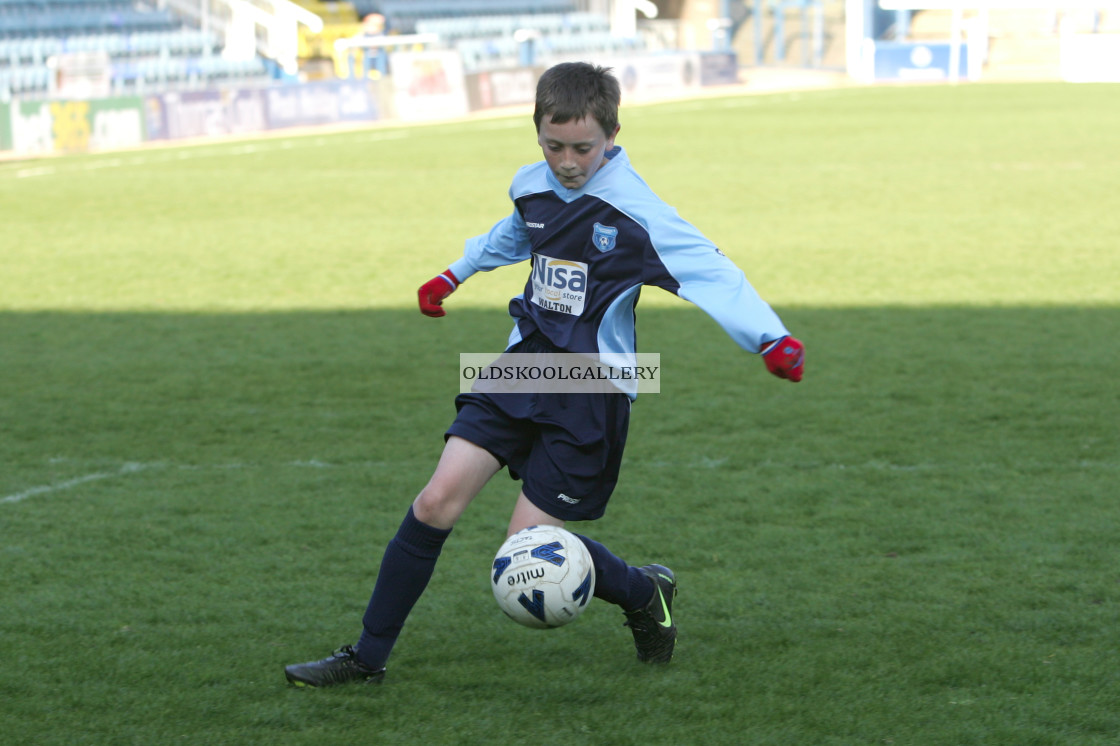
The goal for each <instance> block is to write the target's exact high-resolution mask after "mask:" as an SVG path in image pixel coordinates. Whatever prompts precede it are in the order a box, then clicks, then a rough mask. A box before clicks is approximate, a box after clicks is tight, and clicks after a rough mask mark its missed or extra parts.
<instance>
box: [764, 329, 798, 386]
mask: <svg viewBox="0 0 1120 746" xmlns="http://www.w3.org/2000/svg"><path fill="white" fill-rule="evenodd" d="M762 360H763V362H765V363H766V369H767V370H768V371H770V372H771V373H773V374H774V375H776V376H777V377H778V378H785V379H786V380H789V381H792V382H793V383H797V382H798V381H800V380H801V375H802V373H804V372H805V345H803V344H801V341H800V340H798V339H797V338H795V337H790V336H786V337H782V338H781V339H779V340H777V341H776V342H769V343H767V345H765V346H764V347H763V349H762Z"/></svg>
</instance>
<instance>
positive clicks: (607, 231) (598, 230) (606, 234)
mask: <svg viewBox="0 0 1120 746" xmlns="http://www.w3.org/2000/svg"><path fill="white" fill-rule="evenodd" d="M616 238H618V228H614V227H612V226H609V225H602V224H601V223H596V224H595V231H594V233H593V234H592V235H591V242H592V243H594V244H595V248H597V249H598V250H599V251H602V252H604V253H605V252H608V251H610V250H611V249H613V248H614V240H615V239H616Z"/></svg>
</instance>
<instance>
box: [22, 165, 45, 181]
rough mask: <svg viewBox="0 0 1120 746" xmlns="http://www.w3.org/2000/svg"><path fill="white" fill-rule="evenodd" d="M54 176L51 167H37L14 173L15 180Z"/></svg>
mask: <svg viewBox="0 0 1120 746" xmlns="http://www.w3.org/2000/svg"><path fill="white" fill-rule="evenodd" d="M53 174H54V167H53V166H39V167H38V168H21V169H19V170H18V171H16V178H17V179H30V178H33V177H35V176H51V175H53Z"/></svg>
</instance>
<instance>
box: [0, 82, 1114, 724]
mask: <svg viewBox="0 0 1120 746" xmlns="http://www.w3.org/2000/svg"><path fill="white" fill-rule="evenodd" d="M618 141H619V143H620V144H622V145H624V146H625V147H626V148H627V149H628V151H629V152H630V155H631V158H632V160H633V161H634V163H635V165H636V166H637V168H638V170H639V171H640V172H641V173H642V174H643V176H644V177H645V178H646V180H647V181H648V182H649V183H650V184H651V186H652V187H653V188H654V190H655V191H656V192H658V193H659V194H660V195H661V196H662V197H663V198H665V199H666V201H668V202H669V203H670V204H672V205H674V206H676V207H677V208H678V209H679V210H680V212H681V213H682V214H683V215H684V216H685V217H686V218H688V219H689V220H691V221H692V222H693V223H695V224H696V225H697V226H699V227H700V228H701V229H702V230H704V231H705V232H706V233H707V234H708V235H709V236H711V237H712V238H713V239H714V240H715V241H716V242H717V243H718V244H719V245H720V246H721V247H722V248H723V250H724V251H725V252H726V253H727V254H728V255H730V256H731V257H732V258H734V259H735V260H736V261H737V262H738V263H739V264H740V265H741V266H742V267H743V268H744V269H745V270H746V272H747V275H748V277H749V278H750V279H751V281H752V282H753V283H754V285H755V286H756V287H757V288H758V289H759V291H760V292H761V293H762V294H763V296H764V297H766V298H767V299H768V300H769V301H770V302H771V303H772V304H773V305H774V306H775V308H776V309H777V310H778V311H779V313H781V314H782V316H783V318H784V320H785V321H786V323H787V325H788V326H789V327H790V328H791V329H792V330H793V331H794V333H795V334H797V335H798V336H799V337H801V338H802V339H803V340H804V341H805V343H806V346H807V350H808V358H807V373H806V379H805V381H804V382H803V383H801V384H798V385H790V384H788V383H786V382H783V381H779V380H778V379H775V378H772V377H770V376H769V375H767V374H766V372H765V369H764V367H763V366H762V364H761V363H760V361H758V360H756V359H754V358H753V357H751V356H748V355H746V354H745V353H743V352H742V351H740V350H738V349H737V348H736V347H735V346H734V345H733V344H732V343H731V342H730V340H728V339H727V338H726V336H725V335H724V334H723V333H722V331H721V330H720V329H719V328H718V327H717V326H716V325H715V324H714V323H713V322H711V321H710V320H709V319H708V318H707V317H705V316H704V315H703V314H702V313H701V312H700V311H698V310H697V309H696V308H694V307H692V306H690V305H688V304H686V303H684V302H682V301H679V300H677V299H675V298H673V297H671V296H669V295H667V294H665V293H662V292H660V291H657V290H648V291H647V292H646V293H645V295H644V297H643V299H642V302H641V304H640V306H639V342H640V346H641V349H642V351H645V352H658V353H660V354H661V361H662V365H663V367H664V376H663V381H662V393H661V394H658V395H648V396H645V397H642V398H641V399H639V401H638V402H637V404H636V405H635V408H634V415H633V423H632V431H631V437H630V442H629V446H628V451H627V459H626V463H625V466H624V470H623V478H622V482H621V484H620V486H619V489H618V491H617V492H616V495H615V497H614V499H613V500H612V504H611V508H610V510H609V511H608V513H607V516H606V517H605V518H604V519H603V520H602V521H599V522H596V523H595V524H594V525H581V526H579V527H577V528H579V530H581V531H586V532H588V533H591V534H592V535H594V536H595V537H596V538H598V539H600V540H602V541H604V542H605V543H607V544H608V545H609V546H611V547H612V548H614V549H615V551H617V552H618V553H619V554H621V555H622V556H624V557H626V558H627V559H628V560H629V561H630V562H631V563H634V564H645V563H648V562H662V563H665V564H667V565H669V566H671V567H672V568H673V569H674V570H675V571H676V572H677V574H678V577H679V580H680V588H681V591H680V595H679V597H678V602H677V618H678V622H679V625H680V640H679V643H678V648H677V656H676V660H675V661H674V662H673V664H672V665H671V666H670V667H668V668H667V669H662V670H651V669H649V668H646V667H643V666H642V665H641V664H639V663H638V662H637V661H636V660H634V655H633V650H632V644H631V640H630V635H629V633H628V631H627V630H626V629H624V628H623V627H622V625H621V622H622V616H621V614H620V613H618V612H617V611H616V610H615V609H613V608H610V607H608V606H607V605H605V604H602V603H597V604H596V605H595V606H593V607H592V608H591V609H589V611H588V612H587V613H586V614H585V615H583V616H582V617H581V618H580V620H579V621H578V622H576V623H575V624H573V625H571V626H569V627H566V628H564V629H561V630H555V631H549V632H538V631H533V630H528V629H524V628H521V627H518V626H517V625H515V624H513V623H512V622H510V621H508V620H507V619H505V618H504V617H503V616H502V615H501V614H500V612H499V611H498V610H497V607H496V605H495V604H494V602H493V600H492V598H491V595H490V591H489V589H488V588H487V570H488V567H489V563H490V560H491V558H492V556H493V552H494V551H495V550H496V548H497V547H498V545H499V544H500V543H501V540H502V538H503V533H504V528H505V525H506V521H507V519H508V514H509V508H510V507H511V504H512V500H513V497H514V496H515V494H516V489H517V486H516V484H515V483H513V482H511V481H510V480H509V479H508V478H506V477H505V475H499V477H498V478H496V479H495V480H494V481H493V482H492V483H491V485H490V486H488V487H487V489H486V490H485V491H484V492H483V493H482V495H480V497H479V498H478V500H477V501H476V503H475V504H474V505H473V506H472V507H471V509H470V510H469V511H468V512H467V514H466V515H465V516H464V518H463V520H462V521H461V523H460V524H459V526H457V528H456V530H455V534H454V536H453V537H452V540H451V541H450V542H449V543H448V545H447V547H446V549H445V551H444V554H443V557H442V558H441V560H440V564H439V566H438V568H437V571H436V575H435V578H434V579H433V581H432V585H431V586H430V588H429V591H428V593H427V594H426V595H425V596H424V597H423V598H422V599H421V601H420V603H419V605H418V607H417V609H416V611H415V613H414V614H413V616H412V618H411V619H410V620H409V623H408V625H407V626H406V628H405V631H404V634H403V636H402V638H401V640H400V643H399V645H398V647H397V650H396V652H395V653H394V656H393V658H392V660H391V661H390V670H389V678H388V679H387V681H386V683H385V684H384V685H383V686H382V687H380V688H377V689H374V690H372V691H370V690H368V689H366V688H361V687H356V688H345V689H342V690H327V691H303V690H295V689H290V688H288V687H287V686H286V685H285V683H284V679H283V674H282V670H281V669H282V666H283V665H284V664H286V663H290V662H295V661H300V660H307V659H309V658H313V657H319V656H322V655H325V654H327V653H328V652H329V651H330V649H331V648H332V647H335V646H337V645H340V644H343V643H347V642H351V641H353V640H354V639H355V636H356V635H357V632H358V628H359V625H360V620H361V614H362V612H363V610H364V608H365V603H366V601H367V599H368V594H369V590H370V588H371V587H372V583H373V579H374V575H375V572H376V568H377V565H378V563H379V561H380V555H381V551H382V549H383V548H384V545H385V543H386V542H387V541H388V539H389V538H390V537H391V536H392V533H393V532H394V531H395V529H396V526H397V524H398V523H399V521H400V518H401V517H402V516H403V514H404V511H405V509H406V507H407V505H408V502H409V501H410V500H411V499H412V497H413V496H414V495H415V493H416V492H417V491H418V490H419V489H420V487H421V486H422V485H423V483H424V481H425V480H426V479H427V477H428V475H429V473H430V471H431V469H432V467H433V466H434V464H435V460H436V458H437V457H438V454H439V451H440V448H441V445H442V437H441V436H442V432H443V428H444V427H445V426H446V425H447V424H448V422H449V421H450V418H451V417H452V415H453V406H452V399H453V396H454V393H455V391H456V390H457V378H456V371H457V364H458V354H459V353H460V352H489V351H496V350H498V349H500V347H501V345H502V342H503V341H504V339H505V336H506V334H507V332H508V318H507V316H506V312H505V303H506V300H507V299H508V297H509V296H510V295H512V294H514V293H516V292H518V291H519V290H520V287H521V285H522V284H523V282H524V276H525V269H524V268H523V267H513V268H506V269H505V270H500V271H497V272H493V273H489V274H485V275H479V276H476V277H475V278H472V279H471V280H470V281H469V282H468V283H467V284H466V285H465V286H464V287H463V288H462V289H461V290H460V291H459V292H458V293H456V295H454V296H452V298H451V299H450V300H449V301H448V303H447V308H448V310H449V314H448V316H447V317H446V318H444V319H438V320H436V319H429V318H426V317H423V316H421V315H420V314H419V313H418V312H417V311H416V310H415V290H416V288H417V287H418V286H419V285H420V284H421V283H422V282H423V281H425V280H427V279H428V278H430V277H431V276H432V275H434V274H435V273H437V272H439V271H441V270H442V269H444V268H445V267H446V266H447V264H448V263H449V262H450V261H451V260H452V259H454V258H456V257H457V256H458V255H459V253H460V251H461V246H462V241H463V240H464V239H465V238H467V237H469V236H471V235H474V234H477V233H481V232H483V231H484V230H486V229H488V228H489V226H490V225H491V224H492V222H493V221H495V220H497V219H498V218H500V217H501V216H503V215H505V214H506V213H507V212H508V210H509V209H510V205H509V202H508V199H507V197H506V189H507V187H508V184H509V180H510V178H511V177H512V175H513V172H514V169H516V168H517V167H518V166H519V165H521V164H523V163H527V162H531V161H533V160H537V159H539V155H540V154H539V150H537V148H536V145H535V137H534V133H533V130H532V124H531V122H530V120H529V118H528V116H520V117H515V118H503V119H491V120H479V121H472V122H468V123H461V124H454V125H451V124H440V125H429V126H418V127H413V128H408V129H406V128H394V127H375V128H370V129H366V130H361V131H351V132H344V133H333V134H318V135H309V136H298V137H297V136H278V137H271V138H262V139H257V140H251V141H242V142H220V143H211V144H205V145H196V146H191V147H173V148H163V149H146V150H140V151H133V152H124V153H114V154H101V155H89V156H84V157H67V158H57V159H48V160H41V161H23V162H8V163H3V164H0V205H3V215H4V220H3V227H2V234H0V266H2V267H3V270H2V279H3V282H2V284H0V464H2V468H0V575H2V580H0V616H2V622H3V623H2V634H0V708H2V721H3V724H2V726H0V730H2V735H0V741H2V742H3V743H4V744H36V745H39V744H144V745H149V744H192V745H193V744H269V745H272V744H285V745H286V744H323V743H327V744H352V743H392V744H478V745H479V746H483V745H485V746H493V745H494V744H522V743H525V742H539V741H542V740H544V741H547V742H549V743H594V744H611V745H615V744H617V745H620V746H628V745H631V744H633V745H634V746H646V745H647V744H736V745H738V744H772V745H774V746H785V745H788V744H812V745H813V746H825V745H833V744H835V745H837V746H841V745H845V746H846V745H848V744H891V743H893V744H916V745H918V746H931V745H940V744H944V745H945V746H964V745H968V744H975V745H977V746H981V745H985V746H986V745H989V744H1032V745H1046V744H1053V745H1054V746H1058V745H1061V746H1069V745H1070V744H1075V745H1080V744H1111V743H1115V739H1116V737H1117V733H1120V651H1118V647H1117V644H1116V640H1117V630H1118V629H1120V613H1118V611H1120V565H1118V564H1117V554H1116V548H1117V547H1118V546H1120V506H1118V505H1117V501H1116V498H1117V484H1118V480H1120V438H1118V433H1120V428H1118V426H1117V423H1120V396H1118V393H1117V392H1118V390H1120V387H1118V385H1117V381H1118V380H1120V344H1118V340H1120V249H1118V244H1117V237H1118V236H1120V211H1118V210H1117V209H1116V204H1115V203H1116V199H1117V198H1116V193H1117V185H1118V184H1120V97H1118V96H1117V95H1116V88H1115V87H1110V86H1093V85H1081V86H1074V85H1060V84H1052V85H1051V84H1019V85H967V86H958V87H950V86H944V87H942V86H931V87H915V88H896V87H880V88H854V89H847V90H835V91H820V92H807V93H801V94H772V95H765V96H750V97H731V98H713V99H706V100H702V101H693V102H680V103H665V104H659V105H654V106H643V107H625V106H624V108H623V112H622V131H621V133H620V135H619V140H618Z"/></svg>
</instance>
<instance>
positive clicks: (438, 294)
mask: <svg viewBox="0 0 1120 746" xmlns="http://www.w3.org/2000/svg"><path fill="white" fill-rule="evenodd" d="M457 287H459V281H458V280H456V279H455V275H453V274H451V270H446V271H445V272H443V274H439V275H436V276H435V277H433V278H432V279H430V280H428V281H427V282H425V283H424V284H423V285H421V286H420V313H422V314H424V315H425V316H433V317H439V316H444V315H446V314H447V311H444V310H443V308H442V304H443V300H444V298H446V297H447V296H449V295H451V294H452V293H453V292H455V288H457Z"/></svg>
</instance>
